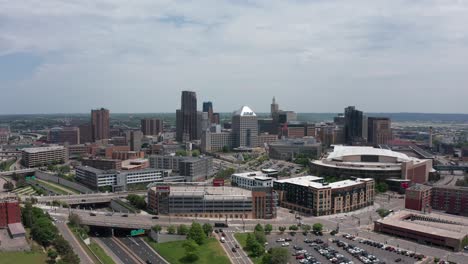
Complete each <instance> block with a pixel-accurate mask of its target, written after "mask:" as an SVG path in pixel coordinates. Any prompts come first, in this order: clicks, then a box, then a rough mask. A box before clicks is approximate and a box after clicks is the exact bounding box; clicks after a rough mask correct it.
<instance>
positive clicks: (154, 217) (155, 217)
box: [151, 216, 159, 219]
mask: <svg viewBox="0 0 468 264" xmlns="http://www.w3.org/2000/svg"><path fill="white" fill-rule="evenodd" d="M151 219H159V216H153V217H151Z"/></svg>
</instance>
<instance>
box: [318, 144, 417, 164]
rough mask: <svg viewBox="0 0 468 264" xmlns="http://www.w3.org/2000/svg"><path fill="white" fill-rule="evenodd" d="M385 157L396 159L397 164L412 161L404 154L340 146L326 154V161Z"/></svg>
mask: <svg viewBox="0 0 468 264" xmlns="http://www.w3.org/2000/svg"><path fill="white" fill-rule="evenodd" d="M366 155H372V156H385V157H392V158H396V159H397V160H398V161H399V162H403V161H410V160H414V159H415V158H411V157H409V156H408V155H406V154H403V153H400V152H396V151H392V150H388V149H381V148H374V147H361V146H342V145H336V146H334V148H333V152H331V153H330V154H328V156H327V159H328V160H341V159H343V157H345V156H366Z"/></svg>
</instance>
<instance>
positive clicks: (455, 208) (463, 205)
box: [431, 185, 468, 216]
mask: <svg viewBox="0 0 468 264" xmlns="http://www.w3.org/2000/svg"><path fill="white" fill-rule="evenodd" d="M431 207H432V209H434V210H443V211H445V212H447V213H449V214H456V215H463V216H468V187H461V186H445V185H444V186H442V185H434V186H432V190H431Z"/></svg>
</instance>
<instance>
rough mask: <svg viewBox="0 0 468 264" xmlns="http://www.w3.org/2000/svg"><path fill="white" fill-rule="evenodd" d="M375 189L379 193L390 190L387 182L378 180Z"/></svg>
mask: <svg viewBox="0 0 468 264" xmlns="http://www.w3.org/2000/svg"><path fill="white" fill-rule="evenodd" d="M375 190H376V191H377V192H379V193H384V192H386V191H388V185H387V184H386V183H385V182H378V183H377V184H376V185H375Z"/></svg>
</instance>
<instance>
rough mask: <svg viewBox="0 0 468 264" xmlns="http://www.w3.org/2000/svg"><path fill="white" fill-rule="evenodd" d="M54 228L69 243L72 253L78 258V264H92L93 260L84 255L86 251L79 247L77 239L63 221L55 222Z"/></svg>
mask: <svg viewBox="0 0 468 264" xmlns="http://www.w3.org/2000/svg"><path fill="white" fill-rule="evenodd" d="M55 226H56V227H57V229H58V230H59V231H60V234H62V236H63V238H64V239H65V240H67V241H68V242H69V243H70V246H71V247H72V248H73V251H74V252H75V253H76V254H77V255H78V257H79V258H80V263H82V264H93V263H94V262H93V260H92V259H91V258H90V257H89V256H88V254H86V251H85V250H84V248H83V247H82V246H81V244H80V242H79V241H78V239H77V238H76V237H75V236H74V235H73V233H72V232H71V230H70V229H69V228H68V226H67V224H65V222H64V221H60V222H55Z"/></svg>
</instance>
